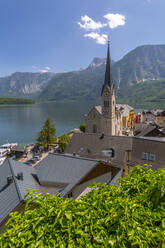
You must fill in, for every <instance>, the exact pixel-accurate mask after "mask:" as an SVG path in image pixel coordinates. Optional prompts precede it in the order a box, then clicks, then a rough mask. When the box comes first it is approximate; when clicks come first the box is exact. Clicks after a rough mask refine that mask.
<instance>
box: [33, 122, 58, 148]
mask: <svg viewBox="0 0 165 248" xmlns="http://www.w3.org/2000/svg"><path fill="white" fill-rule="evenodd" d="M56 140H57V137H56V128H55V126H54V124H53V123H51V120H50V118H49V117H48V118H47V119H46V121H45V123H44V125H43V127H42V129H41V131H40V132H39V133H38V134H37V138H36V143H37V145H39V146H43V147H45V148H47V149H48V148H49V145H51V144H54V142H56Z"/></svg>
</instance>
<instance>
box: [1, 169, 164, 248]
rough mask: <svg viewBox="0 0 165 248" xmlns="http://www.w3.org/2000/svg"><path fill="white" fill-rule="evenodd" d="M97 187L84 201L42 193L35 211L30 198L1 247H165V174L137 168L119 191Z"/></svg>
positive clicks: (10, 223) (14, 214) (161, 171)
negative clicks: (22, 213) (32, 208)
mask: <svg viewBox="0 0 165 248" xmlns="http://www.w3.org/2000/svg"><path fill="white" fill-rule="evenodd" d="M96 187H98V185H97V186H95V188H96ZM95 188H93V189H92V191H91V192H90V193H89V194H88V195H85V196H83V197H82V198H81V199H79V200H72V199H62V198H60V197H58V196H52V197H51V196H49V195H48V194H46V195H43V196H41V195H40V194H37V195H35V197H36V198H35V202H36V207H35V209H34V210H31V205H30V202H32V201H34V198H33V194H32V193H30V194H29V199H28V200H27V205H26V211H25V213H24V215H23V216H21V215H20V214H18V213H13V214H12V217H11V218H10V220H9V221H8V229H7V232H6V233H4V234H3V235H2V236H1V237H0V247H3V248H6V247H21V248H23V247H31V248H33V247H35V248H36V247H40V248H42V247H44V248H46V247H47V248H48V247H51V248H52V247H60V248H65V247H68V248H69V247H70V248H74V247H76V248H77V247H84V248H86V247H90V248H93V247H115V248H119V247H120V248H123V247H125V248H129V247H135V248H136V247H141V248H142V247H148V248H152V247H155V248H156V247H157V248H160V247H165V170H164V169H159V170H157V171H152V170H151V169H149V167H147V166H144V167H141V166H137V167H135V168H134V169H133V172H132V173H131V174H130V175H128V176H126V177H124V178H123V179H121V181H120V184H119V186H118V187H115V186H106V185H100V186H99V187H98V188H97V189H95Z"/></svg>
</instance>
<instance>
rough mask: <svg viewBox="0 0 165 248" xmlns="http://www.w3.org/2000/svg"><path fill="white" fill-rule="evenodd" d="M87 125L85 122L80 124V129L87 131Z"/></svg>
mask: <svg viewBox="0 0 165 248" xmlns="http://www.w3.org/2000/svg"><path fill="white" fill-rule="evenodd" d="M85 127H86V124H85V123H82V124H81V125H80V130H81V131H82V132H83V133H85Z"/></svg>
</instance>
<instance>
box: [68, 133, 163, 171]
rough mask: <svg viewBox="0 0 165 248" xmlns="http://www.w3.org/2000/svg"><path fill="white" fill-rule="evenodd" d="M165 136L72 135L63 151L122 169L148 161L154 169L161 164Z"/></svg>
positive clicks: (161, 165)
mask: <svg viewBox="0 0 165 248" xmlns="http://www.w3.org/2000/svg"><path fill="white" fill-rule="evenodd" d="M164 151H165V137H147V136H146V137H141V136H140V137H139V136H138V137H134V136H132V137H131V136H128V137H127V136H110V135H104V136H102V135H99V134H87V133H82V134H74V135H73V137H72V139H71V140H70V142H69V144H68V147H67V149H66V152H67V153H68V154H73V153H74V154H77V155H78V156H81V157H88V158H92V159H97V160H100V161H105V162H108V163H109V164H111V165H112V166H113V167H115V166H116V167H118V168H121V169H123V168H124V166H125V165H128V166H134V165H139V164H151V165H152V169H154V170H155V169H158V168H161V167H163V166H164V164H165V152H164Z"/></svg>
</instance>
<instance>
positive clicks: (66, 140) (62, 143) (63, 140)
mask: <svg viewBox="0 0 165 248" xmlns="http://www.w3.org/2000/svg"><path fill="white" fill-rule="evenodd" d="M70 139H71V137H70V136H69V135H68V134H63V135H62V136H60V137H59V140H58V145H59V147H60V149H61V151H62V152H64V150H65V148H66V147H67V145H68V143H69V141H70Z"/></svg>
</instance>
